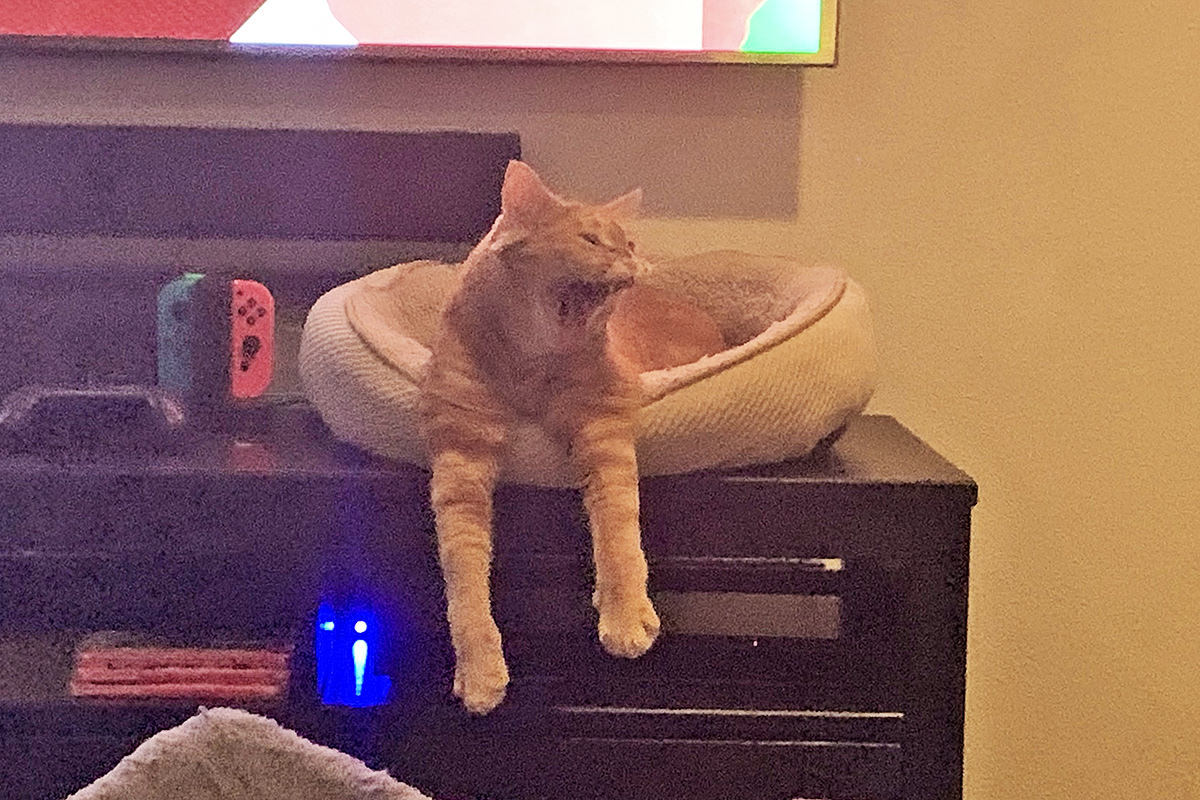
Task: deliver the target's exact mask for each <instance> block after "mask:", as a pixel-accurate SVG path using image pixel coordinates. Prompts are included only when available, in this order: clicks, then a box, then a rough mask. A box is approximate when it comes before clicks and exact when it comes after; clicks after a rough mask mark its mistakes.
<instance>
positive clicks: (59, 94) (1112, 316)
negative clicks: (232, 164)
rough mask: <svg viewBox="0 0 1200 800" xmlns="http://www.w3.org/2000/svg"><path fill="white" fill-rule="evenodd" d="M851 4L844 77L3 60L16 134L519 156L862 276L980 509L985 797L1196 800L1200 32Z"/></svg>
mask: <svg viewBox="0 0 1200 800" xmlns="http://www.w3.org/2000/svg"><path fill="white" fill-rule="evenodd" d="M842 6H843V8H842V41H841V48H840V64H839V66H838V67H837V68H835V69H832V70H821V69H811V70H806V71H803V72H797V71H787V70H769V69H762V70H753V69H749V70H748V69H735V68H729V69H711V68H707V69H706V68H653V69H637V68H596V67H571V68H546V67H505V68H490V67H485V66H472V67H449V66H411V65H410V66H405V65H387V64H370V65H346V64H337V65H331V64H324V63H304V62H284V63H279V62H271V63H256V62H241V63H239V64H230V63H217V62H203V61H182V62H179V61H162V60H155V59H126V58H120V57H114V58H111V59H109V60H104V61H101V60H96V59H88V58H69V59H30V58H11V57H10V58H0V118H3V119H22V120H35V119H36V120H49V119H72V120H99V121H114V122H115V121H121V122H128V121H144V122H157V123H166V122H183V123H200V124H221V123H245V124H252V125H263V124H265V125H303V126H337V125H349V126H353V127H366V128H410V127H445V126H467V127H477V128H484V129H509V128H511V129H517V130H520V131H521V132H522V134H523V135H524V140H525V144H526V153H527V156H528V158H529V160H531V161H532V162H533V163H534V165H535V166H537V167H539V168H540V169H542V170H543V171H544V172H545V173H546V175H547V176H548V178H549V179H550V181H551V182H552V183H554V184H556V185H558V186H561V187H565V188H573V189H574V190H575V191H576V192H578V193H580V194H583V195H585V196H593V197H601V196H605V195H608V194H611V193H616V192H617V191H620V190H622V189H625V188H627V187H628V186H631V185H633V184H636V183H642V184H644V185H645V187H646V190H647V193H648V198H649V205H650V210H651V212H652V218H651V219H648V220H646V221H645V222H643V223H642V224H641V230H642V232H643V235H644V237H645V239H646V240H647V242H648V244H649V245H651V246H652V247H659V248H669V249H677V250H678V249H701V248H707V247H714V246H735V247H743V248H750V249H756V250H762V251H765V252H781V253H794V254H796V255H798V256H800V257H802V258H804V259H806V260H824V261H832V262H835V263H839V264H841V265H843V266H845V267H847V268H848V269H849V270H850V271H851V272H852V273H854V274H855V275H856V276H857V277H859V278H860V279H861V280H862V281H863V282H864V283H866V284H867V286H868V288H869V289H870V290H871V292H872V294H873V296H874V299H875V306H876V310H877V314H878V319H879V329H880V337H881V346H882V354H883V364H884V375H883V381H884V382H883V386H882V387H881V390H880V392H879V394H878V396H877V398H876V400H875V402H874V404H873V408H874V410H876V411H880V412H886V413H893V414H895V415H897V416H898V417H900V418H901V420H902V421H904V422H905V423H907V424H908V425H909V426H910V427H912V428H914V429H915V430H916V431H917V432H918V433H920V434H922V435H923V436H925V437H926V438H927V439H928V440H930V441H931V443H933V444H934V445H935V446H937V447H938V448H939V449H941V450H942V451H943V452H944V453H946V454H947V455H948V456H949V457H951V458H952V459H953V460H955V461H956V462H958V463H959V464H960V465H961V466H963V467H964V468H966V469H968V470H969V471H971V472H972V473H973V474H974V475H975V476H976V478H977V479H978V480H979V481H980V484H981V497H982V502H981V504H980V506H979V508H978V510H977V514H976V538H975V543H974V550H973V561H972V587H971V633H970V654H969V681H968V729H967V747H968V752H967V777H966V787H967V796H968V797H969V798H972V800H976V799H978V800H990V799H993V798H994V799H995V800H1000V799H1001V798H1004V799H1005V800H1007V799H1009V798H1014V799H1015V798H1022V800H1023V799H1024V798H1032V797H1049V798H1079V799H1080V800H1083V799H1084V798H1098V797H1103V798H1125V797H1128V798H1200V737H1198V736H1197V733H1198V732H1200V731H1198V728H1200V679H1198V678H1197V677H1196V672H1197V669H1198V667H1200V636H1197V633H1196V630H1197V627H1200V569H1198V567H1200V543H1198V542H1197V539H1198V538H1200V513H1198V511H1200V500H1198V499H1197V498H1198V496H1200V477H1198V476H1200V424H1197V420H1196V417H1197V411H1198V409H1200V404H1198V401H1197V398H1198V397H1200V369H1198V368H1197V356H1196V351H1197V348H1196V346H1195V344H1194V343H1195V342H1196V341H1197V340H1200V323H1198V322H1197V313H1196V309H1197V307H1198V306H1200V269H1198V268H1200V257H1198V256H1197V253H1200V66H1198V65H1200V6H1197V4H1196V3H1195V0H1159V2H1156V3H1153V4H1139V5H1138V6H1137V7H1138V8H1142V9H1144V10H1143V11H1142V12H1141V14H1142V16H1141V17H1140V18H1137V17H1135V16H1134V15H1133V12H1132V11H1131V10H1129V9H1130V8H1132V6H1130V5H1129V4H1118V3H1115V2H1107V1H1106V0H1090V1H1088V2H1084V1H1083V0H1073V1H1072V2H1067V3H1058V4H1048V3H1044V2H1035V0H994V1H993V2H976V3H967V2H953V3H950V2H944V1H943V2H934V1H933V0H909V1H908V2H903V3H902V2H897V1H896V0H843V2H842ZM1048 8H1052V9H1053V11H1046V10H1045V9H1048Z"/></svg>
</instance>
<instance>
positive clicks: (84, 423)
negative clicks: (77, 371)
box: [0, 386, 185, 450]
mask: <svg viewBox="0 0 1200 800" xmlns="http://www.w3.org/2000/svg"><path fill="white" fill-rule="evenodd" d="M184 425H185V418H184V412H183V409H182V408H181V407H180V406H179V404H178V403H176V402H175V401H174V400H173V399H172V398H171V397H169V396H168V395H167V394H166V393H164V392H163V391H161V390H159V389H157V388H155V387H150V386H99V387H75V386H26V387H23V388H21V389H18V390H16V391H15V392H12V393H11V394H9V395H8V397H7V398H5V400H4V403H3V405H0V439H2V440H3V442H4V445H5V446H6V447H7V448H9V449H18V450H21V449H23V450H56V449H65V448H77V449H88V450H95V449H105V448H113V449H121V450H129V449H134V450H137V449H144V448H148V449H161V448H164V447H168V446H171V445H173V444H176V443H178V442H179V441H181V440H182V439H183V437H184V430H185V428H184Z"/></svg>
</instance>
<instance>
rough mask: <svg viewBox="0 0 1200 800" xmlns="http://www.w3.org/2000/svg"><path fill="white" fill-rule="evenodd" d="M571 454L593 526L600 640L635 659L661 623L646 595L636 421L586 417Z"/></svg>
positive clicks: (613, 650)
mask: <svg viewBox="0 0 1200 800" xmlns="http://www.w3.org/2000/svg"><path fill="white" fill-rule="evenodd" d="M571 452H572V455H573V457H574V460H575V462H576V465H577V467H578V469H579V470H580V472H581V473H582V475H583V502H584V506H585V508H586V509H587V513H588V520H589V522H590V525H591V530H592V556H593V558H594V559H595V564H596V589H595V593H594V594H593V595H592V602H593V604H594V605H595V606H596V609H597V610H598V611H599V612H600V622H599V634H600V643H601V644H602V645H603V646H604V649H605V650H607V651H608V652H609V653H610V654H612V655H614V656H623V657H625V658H636V657H637V656H640V655H641V654H642V653H645V652H646V651H647V650H649V649H650V645H652V644H654V639H655V637H657V636H658V628H659V622H658V615H657V614H656V613H655V612H654V606H653V604H651V602H650V597H649V596H648V595H647V593H646V581H647V577H648V570H647V566H646V556H645V554H644V553H643V552H642V536H641V528H640V523H639V520H638V513H639V507H638V472H637V456H636V454H635V451H634V433H633V426H632V423H631V422H630V421H629V420H627V419H624V418H615V417H601V418H598V419H592V420H588V421H586V422H584V423H583V424H582V425H581V426H580V428H579V429H578V430H577V431H576V433H575V435H574V437H573V440H572V447H571Z"/></svg>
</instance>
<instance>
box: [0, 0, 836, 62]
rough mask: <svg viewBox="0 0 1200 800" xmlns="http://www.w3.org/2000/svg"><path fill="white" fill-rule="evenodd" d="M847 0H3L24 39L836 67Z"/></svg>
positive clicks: (0, 27) (4, 12)
mask: <svg viewBox="0 0 1200 800" xmlns="http://www.w3.org/2000/svg"><path fill="white" fill-rule="evenodd" d="M836 30H837V0H2V1H0V40H2V41H3V43H5V44H9V45H15V46H30V47H39V46H50V47H58V46H65V47H75V48H81V47H82V48H91V47H95V48H114V47H115V48H118V49H120V48H125V47H129V48H135V49H136V48H151V49H168V50H172V49H182V50H187V49H210V50H231V51H251V52H254V51H270V52H276V51H279V52H297V53H317V52H330V51H333V52H349V53H352V54H363V55H370V56H376V57H398V58H422V57H432V58H450V59H487V60H532V61H644V62H678V61H682V62H735V63H736V62H751V63H791V64H831V63H833V61H834V45H835V41H834V40H835V35H836Z"/></svg>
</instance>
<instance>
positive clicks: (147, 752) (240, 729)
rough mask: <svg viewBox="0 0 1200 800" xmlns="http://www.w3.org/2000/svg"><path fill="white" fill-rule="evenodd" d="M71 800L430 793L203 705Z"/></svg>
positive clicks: (408, 796)
mask: <svg viewBox="0 0 1200 800" xmlns="http://www.w3.org/2000/svg"><path fill="white" fill-rule="evenodd" d="M69 800H429V798H428V797H426V796H425V795H423V794H421V793H420V792H418V791H417V790H416V789H413V788H412V787H411V786H406V785H405V784H403V783H400V782H399V781H397V780H395V779H393V778H392V777H391V776H389V775H388V774H387V773H386V772H377V771H375V770H372V769H370V768H369V767H367V766H366V765H365V764H363V763H362V762H361V761H359V760H357V759H355V758H351V757H350V756H348V755H346V754H345V753H340V752H338V751H337V750H331V749H329V748H328V747H322V746H320V745H317V744H313V743H312V742H310V741H308V740H307V739H304V738H301V737H300V736H298V735H297V734H295V733H293V732H292V731H289V730H286V729H284V728H282V727H280V726H279V725H278V724H277V723H276V722H274V721H273V720H270V719H267V718H265V717H260V716H256V715H254V714H250V713H248V712H246V711H240V710H237V709H231V708H214V709H211V710H201V711H200V713H199V714H197V715H196V716H194V717H192V718H191V719H189V720H188V721H187V722H185V723H183V724H182V725H180V726H179V727H177V728H171V729H170V730H166V731H163V732H161V733H158V734H156V735H154V736H152V737H151V738H150V739H148V740H146V741H145V742H144V743H142V745H141V746H140V747H138V748H137V749H136V750H134V751H133V753H131V754H130V755H128V756H126V757H125V758H124V759H123V760H122V761H121V763H119V764H117V766H116V767H114V768H113V770H112V771H111V772H109V773H108V774H107V775H104V776H103V777H101V778H100V779H99V780H97V781H96V782H95V783H93V784H91V785H90V786H88V787H87V788H85V789H81V790H80V791H78V792H76V793H75V794H73V795H71V797H70V798H69Z"/></svg>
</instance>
